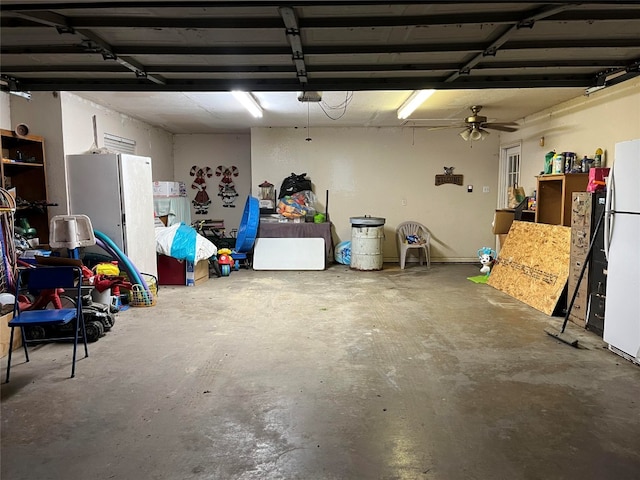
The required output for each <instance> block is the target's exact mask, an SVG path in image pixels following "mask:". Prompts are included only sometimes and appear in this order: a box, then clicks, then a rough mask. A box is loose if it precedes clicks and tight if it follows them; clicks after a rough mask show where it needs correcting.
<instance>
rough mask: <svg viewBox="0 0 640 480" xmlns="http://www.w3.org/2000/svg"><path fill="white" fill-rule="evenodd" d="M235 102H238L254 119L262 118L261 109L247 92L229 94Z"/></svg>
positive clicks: (235, 91)
mask: <svg viewBox="0 0 640 480" xmlns="http://www.w3.org/2000/svg"><path fill="white" fill-rule="evenodd" d="M231 93H232V94H233V96H234V97H236V100H238V101H239V102H240V103H241V104H242V106H243V107H244V108H246V109H247V110H249V113H250V114H251V115H253V116H254V117H256V118H261V117H262V107H261V106H260V104H259V103H258V102H257V100H256V99H255V98H253V95H251V94H250V93H249V92H241V91H239V90H234V91H232V92H231Z"/></svg>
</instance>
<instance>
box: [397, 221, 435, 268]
mask: <svg viewBox="0 0 640 480" xmlns="http://www.w3.org/2000/svg"><path fill="white" fill-rule="evenodd" d="M412 235H413V236H415V237H416V239H417V243H409V241H408V240H407V237H409V236H412ZM396 242H397V245H398V258H399V260H400V268H401V269H402V270H404V265H405V262H406V259H407V251H408V250H411V249H418V257H419V259H420V265H422V264H423V259H422V254H423V252H424V257H425V259H426V261H427V268H430V267H431V234H430V233H429V230H427V227H425V226H424V225H422V224H421V223H418V222H411V221H410V222H402V223H401V224H400V225H398V227H397V228H396Z"/></svg>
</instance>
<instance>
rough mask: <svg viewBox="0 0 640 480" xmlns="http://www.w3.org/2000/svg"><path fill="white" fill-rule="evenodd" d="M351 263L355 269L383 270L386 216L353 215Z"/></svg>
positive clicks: (351, 219)
mask: <svg viewBox="0 0 640 480" xmlns="http://www.w3.org/2000/svg"><path fill="white" fill-rule="evenodd" d="M349 220H350V222H351V264H350V267H351V268H353V269H354V270H382V263H383V261H382V244H383V242H384V222H385V219H384V218H380V217H370V216H367V215H365V216H364V217H351V218H350V219H349Z"/></svg>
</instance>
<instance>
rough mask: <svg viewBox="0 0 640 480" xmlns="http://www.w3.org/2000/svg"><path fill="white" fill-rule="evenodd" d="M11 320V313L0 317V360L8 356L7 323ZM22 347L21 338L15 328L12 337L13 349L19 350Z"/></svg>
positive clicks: (9, 333) (9, 334) (18, 330)
mask: <svg viewBox="0 0 640 480" xmlns="http://www.w3.org/2000/svg"><path fill="white" fill-rule="evenodd" d="M12 318H13V312H11V313H7V314H6V315H2V316H1V317H0V358H2V357H6V356H7V355H8V354H9V339H10V338H11V329H10V328H9V325H8V323H9V321H10V320H11V319H12ZM21 346H22V336H21V335H20V329H19V328H17V329H16V331H15V333H14V335H13V349H14V350H15V349H17V348H20V347H21Z"/></svg>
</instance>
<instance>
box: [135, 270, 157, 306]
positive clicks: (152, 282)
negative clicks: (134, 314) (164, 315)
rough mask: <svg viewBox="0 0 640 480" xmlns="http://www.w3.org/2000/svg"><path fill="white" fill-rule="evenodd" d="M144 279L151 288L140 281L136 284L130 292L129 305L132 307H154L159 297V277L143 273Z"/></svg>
mask: <svg viewBox="0 0 640 480" xmlns="http://www.w3.org/2000/svg"><path fill="white" fill-rule="evenodd" d="M140 275H141V276H142V279H143V280H144V281H145V282H146V283H147V286H148V287H149V290H145V288H144V286H142V285H140V284H139V283H136V284H134V285H133V286H132V287H131V291H130V292H129V305H130V306H132V307H153V306H154V305H155V304H156V300H157V298H158V279H157V278H156V277H155V276H153V275H149V274H147V273H141V274H140Z"/></svg>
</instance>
